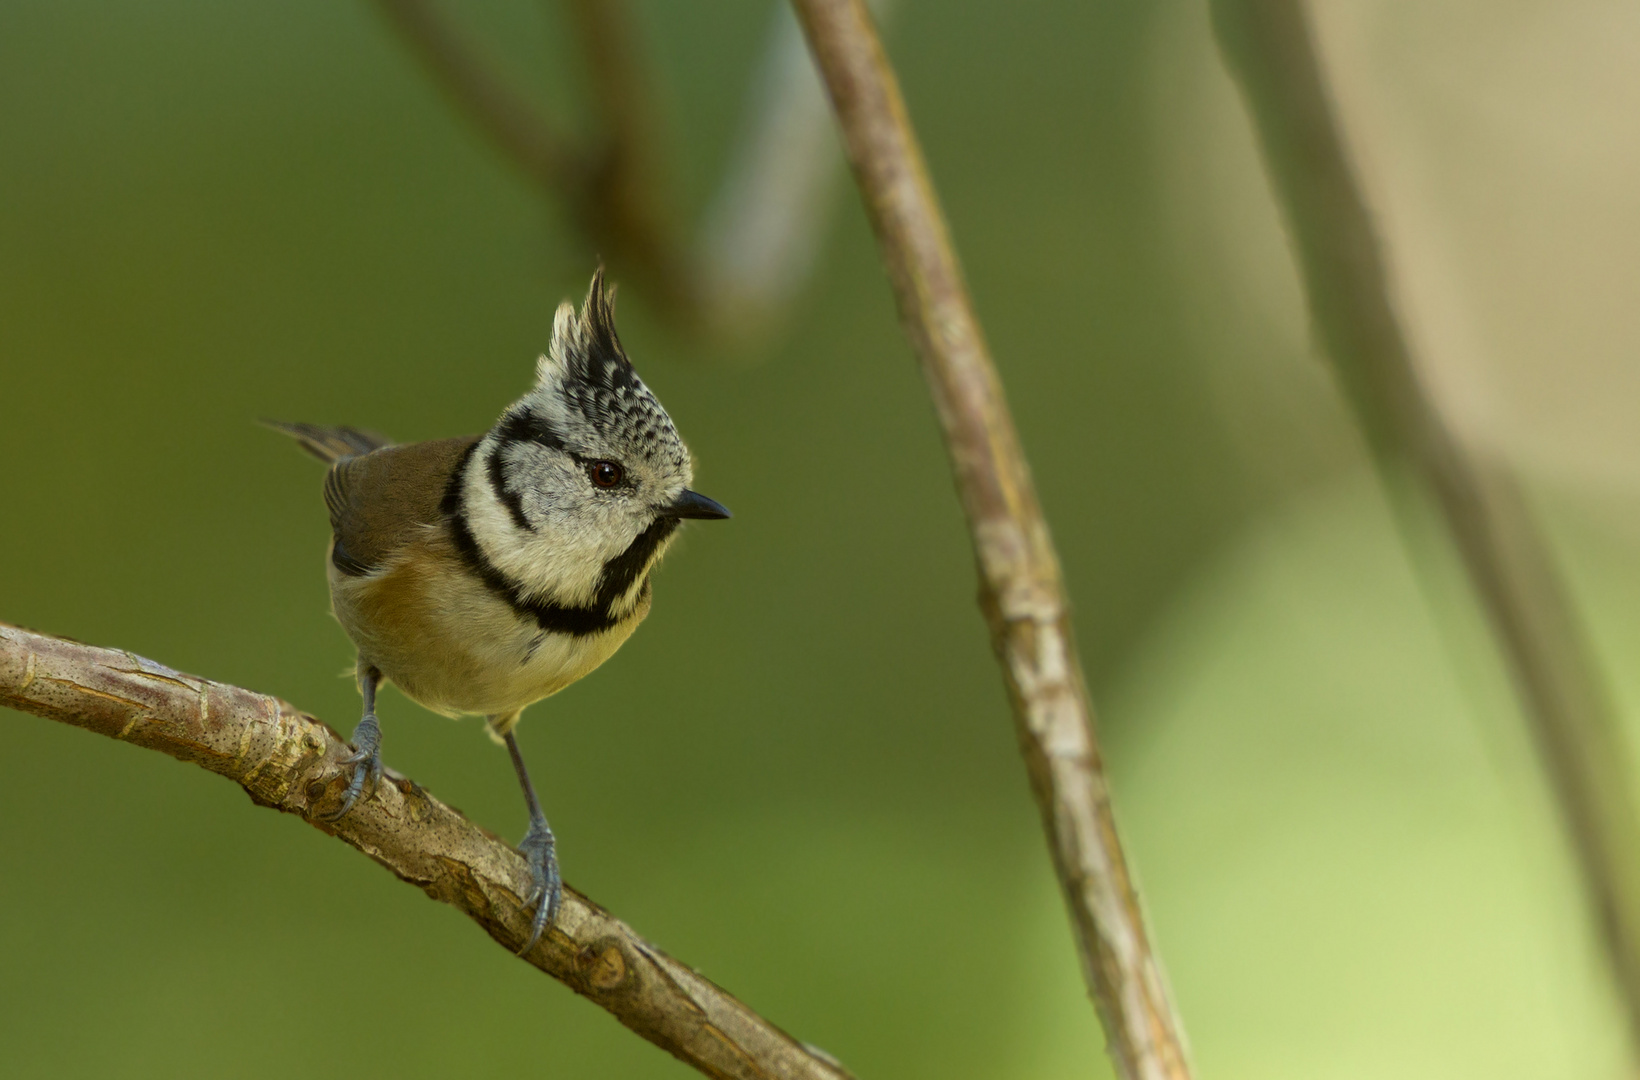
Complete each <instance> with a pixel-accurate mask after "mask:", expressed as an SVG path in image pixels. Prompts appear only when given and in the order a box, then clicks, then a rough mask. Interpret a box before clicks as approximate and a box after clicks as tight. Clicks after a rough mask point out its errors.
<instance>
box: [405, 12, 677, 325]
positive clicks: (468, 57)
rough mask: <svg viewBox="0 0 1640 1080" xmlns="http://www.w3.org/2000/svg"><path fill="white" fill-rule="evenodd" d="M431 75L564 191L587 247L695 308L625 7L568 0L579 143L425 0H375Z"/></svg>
mask: <svg viewBox="0 0 1640 1080" xmlns="http://www.w3.org/2000/svg"><path fill="white" fill-rule="evenodd" d="M376 4H377V6H378V7H379V8H380V9H381V11H382V14H383V15H384V16H386V18H387V21H388V22H389V23H391V24H392V25H393V27H394V29H395V30H397V31H398V33H399V35H400V36H401V37H402V38H403V39H404V40H405V42H406V44H408V45H409V46H410V48H411V50H412V51H413V52H414V53H415V54H416V56H417V58H418V59H420V61H421V63H422V66H423V67H425V68H426V69H427V72H428V74H429V75H431V76H432V77H433V79H434V81H435V82H437V83H438V84H439V86H440V87H441V88H442V89H443V90H444V92H445V94H446V96H447V97H449V99H450V101H451V103H452V104H454V105H455V106H456V108H457V109H459V110H460V111H461V112H462V113H463V114H464V115H465V116H466V117H467V119H468V120H470V121H471V122H472V123H473V124H474V125H475V126H476V127H477V128H478V129H479V130H480V131H481V132H483V133H484V134H485V136H487V137H488V138H489V140H490V141H491V142H492V143H493V144H494V145H495V146H496V148H497V149H499V150H500V151H501V153H502V154H503V155H504V156H505V157H507V158H508V159H510V160H511V161H512V163H513V164H514V165H515V166H517V167H518V169H519V170H520V171H522V172H523V174H524V175H525V177H526V178H528V179H529V181H530V182H531V183H533V184H534V185H535V186H536V187H538V188H540V189H541V190H542V192H543V193H544V194H546V195H548V196H549V197H554V198H560V199H563V200H564V202H565V204H566V207H567V210H568V213H567V214H566V220H568V221H570V222H572V223H573V224H574V225H575V227H577V228H579V229H580V230H581V231H582V232H583V233H584V234H585V237H586V240H587V242H588V243H589V244H590V245H591V246H592V247H593V249H594V250H595V251H596V252H597V253H598V254H599V255H600V256H603V257H606V258H608V259H609V261H610V262H611V263H612V264H613V265H615V266H616V267H617V268H619V269H621V270H622V271H623V272H624V273H625V274H627V275H628V276H629V277H631V278H635V279H637V280H638V282H639V283H640V284H642V285H643V286H644V287H645V288H646V289H647V290H648V294H649V295H650V297H651V298H652V299H653V300H654V302H655V304H656V306H657V307H658V308H660V309H661V310H663V311H664V312H665V313H666V314H667V315H668V316H669V317H672V318H673V319H675V320H676V321H678V322H679V323H681V324H684V325H689V324H690V323H691V321H692V320H693V319H695V318H696V317H697V312H696V311H695V307H696V301H695V297H694V295H693V294H694V290H693V288H692V287H691V285H690V284H689V275H688V274H687V273H686V270H687V267H686V259H685V256H684V255H683V253H682V252H680V251H679V250H678V247H677V242H676V239H675V237H673V235H672V233H671V231H670V227H669V223H668V221H667V218H666V215H665V213H664V212H663V209H662V207H661V205H660V201H659V185H658V184H657V183H656V182H655V176H654V173H655V170H654V166H653V162H652V161H651V147H652V140H651V139H650V138H649V130H648V127H649V125H648V117H647V113H646V112H645V109H644V107H643V106H644V104H645V101H644V99H643V95H642V94H641V90H642V87H643V79H642V76H641V74H640V73H639V71H638V65H637V63H636V61H635V58H634V57H633V55H632V52H633V47H632V43H631V41H630V40H629V37H630V35H629V33H628V26H627V20H626V12H625V11H624V10H620V9H617V8H616V7H614V6H613V5H612V4H611V3H610V0H575V2H574V3H572V4H570V11H569V14H570V16H571V20H570V21H571V25H572V28H573V29H574V30H575V31H576V32H577V33H578V34H579V35H580V38H581V46H582V51H583V52H584V54H585V56H586V59H587V63H588V76H589V82H590V84H591V98H592V101H593V103H594V105H595V106H596V112H597V114H598V119H599V121H600V124H599V125H598V126H599V128H600V132H599V136H598V141H597V142H596V143H595V144H593V145H591V146H590V147H583V146H581V145H579V143H577V142H576V141H574V140H572V139H570V138H568V137H566V136H565V135H564V133H563V132H562V131H561V130H560V129H559V127H558V126H557V125H556V124H555V123H554V122H553V120H552V118H551V117H549V116H548V115H546V114H545V113H544V112H543V111H542V110H541V109H540V108H538V107H537V106H536V105H535V104H534V103H533V102H531V101H530V100H529V99H528V98H527V97H525V96H524V95H523V94H521V93H520V92H519V91H518V90H517V89H516V88H515V87H513V86H512V85H511V84H510V83H509V82H508V81H507V80H506V79H505V78H503V77H502V76H501V75H500V74H498V73H497V72H496V71H495V70H494V68H493V66H492V65H491V64H490V63H489V61H488V58H486V57H485V56H484V55H483V54H482V53H481V52H480V51H479V50H478V49H477V48H476V47H475V46H473V45H472V44H471V43H470V42H468V41H466V40H464V39H463V37H462V35H461V34H460V33H459V32H458V31H457V29H456V28H455V27H454V26H452V25H451V24H450V23H449V21H448V20H447V19H446V18H445V16H444V15H442V14H441V13H440V12H439V10H438V8H437V5H436V4H435V3H434V2H433V0H376Z"/></svg>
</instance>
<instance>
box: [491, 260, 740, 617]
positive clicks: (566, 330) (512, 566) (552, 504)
mask: <svg viewBox="0 0 1640 1080" xmlns="http://www.w3.org/2000/svg"><path fill="white" fill-rule="evenodd" d="M693 478H694V471H693V468H692V465H691V461H690V456H689V450H688V448H687V447H685V446H684V444H683V440H682V439H681V438H679V437H678V431H677V428H676V427H674V426H673V424H672V418H671V417H669V416H667V414H666V410H665V409H663V408H661V405H660V402H658V401H656V400H655V395H654V394H652V393H651V392H650V391H649V388H648V387H647V386H645V385H644V384H643V380H642V379H640V378H638V373H637V372H636V371H635V370H633V367H632V362H631V361H630V360H628V359H627V356H626V353H625V351H624V350H623V349H622V348H621V342H620V339H619V338H618V337H617V336H616V334H615V312H614V305H613V296H612V295H611V294H610V293H609V292H606V291H605V288H604V280H603V271H602V269H600V270H599V271H598V272H597V273H596V274H595V275H594V276H593V278H592V288H591V289H590V290H589V291H588V293H587V299H586V303H585V304H583V305H582V307H581V310H580V312H579V313H577V312H576V311H575V308H574V306H573V305H571V304H569V303H564V304H562V305H560V306H559V308H558V312H557V315H556V317H555V318H554V320H553V328H552V343H551V346H550V347H549V349H548V351H547V354H546V355H545V356H542V357H541V358H540V360H539V361H538V362H537V364H536V384H535V386H534V388H533V389H531V390H530V392H529V393H528V394H526V395H525V396H524V397H523V398H521V399H520V400H519V401H517V402H516V403H515V404H514V405H513V406H512V407H511V408H509V409H508V410H507V411H506V412H505V413H504V414H502V416H501V419H500V420H499V421H498V422H497V423H496V425H495V427H494V428H492V429H491V431H490V433H489V434H488V435H486V436H485V437H484V439H483V441H482V442H481V443H480V444H479V445H478V447H477V448H476V450H475V458H474V461H473V468H471V469H470V470H469V475H468V478H467V483H468V499H467V502H468V510H469V514H470V515H472V516H475V517H477V518H478V519H479V520H478V521H475V523H474V525H475V533H477V534H478V535H479V536H480V539H481V541H487V542H485V545H484V546H485V547H486V549H487V551H488V554H489V556H490V558H491V559H492V560H493V561H495V563H496V564H497V566H498V567H499V568H500V569H501V570H502V571H503V572H505V573H508V574H509V576H511V577H512V578H513V579H514V580H517V581H520V582H523V583H526V584H528V585H529V586H530V587H531V588H532V589H533V590H535V591H537V592H538V593H539V594H540V595H543V596H547V597H550V598H552V599H554V600H557V601H559V602H561V603H569V604H594V603H596V604H600V605H605V606H607V605H608V604H610V603H614V604H615V605H616V606H617V607H619V606H621V604H622V603H623V602H626V601H631V602H635V596H636V592H637V588H638V586H639V585H640V584H641V581H642V579H643V576H644V575H645V573H646V572H647V571H648V569H649V568H650V566H652V565H653V563H654V562H655V560H656V559H658V558H659V557H660V555H661V553H662V551H663V550H664V549H665V547H666V545H667V543H668V542H669V541H670V540H671V538H672V535H673V533H674V532H675V530H676V528H677V526H678V523H679V521H681V520H682V519H684V518H726V517H728V516H729V511H728V510H726V509H724V508H723V507H722V506H720V505H719V504H718V503H716V502H714V501H712V500H711V499H708V498H706V497H705V496H703V495H699V494H697V493H695V492H693V491H690V490H689V484H690V483H691V481H692V480H693ZM475 502H477V503H478V504H479V505H478V506H476V507H475V506H474V503H475ZM475 511H477V513H476V514H475ZM480 526H481V527H480ZM486 534H487V535H486Z"/></svg>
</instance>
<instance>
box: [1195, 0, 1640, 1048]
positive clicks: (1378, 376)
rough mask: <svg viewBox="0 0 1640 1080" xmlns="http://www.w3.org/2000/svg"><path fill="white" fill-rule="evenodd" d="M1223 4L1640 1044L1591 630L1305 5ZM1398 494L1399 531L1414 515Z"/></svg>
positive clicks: (1255, 114)
mask: <svg viewBox="0 0 1640 1080" xmlns="http://www.w3.org/2000/svg"><path fill="white" fill-rule="evenodd" d="M1212 7H1213V21H1214V25H1215V29H1216V31H1217V34H1218V39H1219V45H1220V49H1221V51H1222V52H1223V54H1224V58H1225V61H1226V63H1227V65H1228V66H1229V68H1230V70H1231V73H1232V74H1233V75H1235V77H1236V79H1237V81H1238V82H1239V83H1240V85H1241V90H1242V93H1243V96H1244V97H1245V99H1246V102H1247V109H1248V112H1249V113H1251V114H1252V118H1253V121H1254V124H1255V126H1256V127H1257V130H1258V135H1259V138H1260V141H1261V143H1262V145H1263V151H1264V158H1265V167H1266V169H1267V170H1268V171H1269V174H1270V179H1271V182H1272V185H1273V186H1274V188H1275V192H1276V196H1277V200H1278V202H1279V203H1280V204H1281V208H1282V211H1283V214H1284V216H1285V218H1286V224H1287V231H1288V233H1289V235H1290V236H1291V239H1292V243H1293V246H1294V248H1295V249H1296V253H1297V257H1298V263H1299V269H1300V271H1301V272H1302V274H1303V277H1304V285H1305V290H1306V293H1307V294H1308V299H1309V305H1310V312H1311V317H1312V320H1313V322H1314V324H1315V332H1316V335H1317V337H1318V338H1319V339H1320V344H1321V346H1322V348H1323V349H1324V350H1325V351H1326V353H1327V354H1328V355H1329V356H1330V357H1331V359H1332V362H1333V366H1334V368H1335V370H1336V372H1337V374H1338V378H1339V381H1340V382H1341V383H1342V385H1343V388H1344V391H1345V396H1346V397H1347V398H1348V399H1349V401H1350V404H1351V406H1352V407H1353V408H1354V410H1355V413H1356V416H1357V418H1358V420H1359V421H1360V424H1361V427H1362V428H1363V430H1364V431H1365V433H1366V438H1367V442H1368V444H1369V446H1370V448H1371V450H1372V453H1373V456H1374V458H1375V459H1376V461H1377V463H1378V466H1379V468H1380V470H1381V472H1382V473H1383V474H1384V475H1385V476H1386V478H1391V479H1392V478H1393V477H1394V476H1395V475H1396V474H1397V473H1398V472H1399V470H1401V469H1403V468H1410V469H1411V470H1412V471H1413V472H1414V473H1415V474H1416V475H1417V476H1419V477H1420V478H1421V479H1422V480H1423V482H1424V483H1426V484H1427V485H1428V487H1429V488H1430V490H1432V491H1433V493H1434V495H1435V498H1436V501H1437V503H1438V504H1439V506H1440V509H1441V512H1442V514H1443V515H1444V516H1445V519H1446V525H1447V528H1448V529H1449V530H1450V532H1451V535H1452V539H1453V541H1454V543H1455V544H1456V546H1457V549H1458V551H1459V553H1460V554H1461V555H1462V557H1463V561H1464V564H1465V566H1466V568H1467V569H1468V573H1469V579H1470V583H1471V584H1472V585H1473V587H1474V589H1475V591H1476V593H1477V594H1478V596H1479V598H1480V601H1481V604H1482V606H1483V607H1484V609H1485V611H1486V614H1487V616H1488V618H1489V619H1490V621H1491V623H1492V629H1493V632H1494V633H1495V634H1496V636H1497V640H1498V644H1499V647H1500V648H1501V650H1502V652H1503V656H1504V660H1505V662H1506V664H1507V666H1508V668H1509V671H1510V674H1511V676H1512V678H1513V680H1514V683H1515V690H1516V693H1517V694H1518V695H1519V697H1520V699H1521V704H1522V707H1523V709H1524V712H1525V714H1526V719H1527V721H1528V723H1529V724H1530V726H1531V730H1532V735H1533V738H1534V741H1535V742H1536V744H1537V748H1538V753H1539V755H1540V756H1541V757H1542V759H1543V762H1544V765H1545V767H1546V769H1547V771H1548V774H1549V780H1550V784H1551V786H1552V788H1553V790H1554V792H1555V795H1556V797H1557V799H1558V800H1559V803H1560V808H1561V813H1562V815H1563V816H1564V818H1565V820H1566V825H1567V829H1568V831H1569V833H1570V835H1571V839H1572V842H1573V846H1574V849H1575V851H1576V854H1577V859H1578V863H1579V866H1580V868H1581V870H1582V874H1583V881H1584V886H1585V888H1586V890H1587V891H1588V893H1589V896H1590V898H1591V900H1592V902H1593V906H1594V908H1595V914H1596V921H1597V923H1598V925H1599V927H1600V930H1601V932H1602V934H1603V935H1604V936H1605V939H1606V945H1607V954H1608V959H1609V961H1610V962H1611V964H1612V967H1613V970H1614V973H1615V975H1616V980H1617V985H1618V989H1619V991H1620V992H1621V994H1622V997H1623V999H1624V1005H1625V1010H1626V1013H1627V1018H1628V1023H1629V1029H1630V1034H1631V1036H1632V1037H1633V1038H1634V1039H1635V1040H1636V1042H1637V1043H1640V813H1637V811H1636V806H1635V801H1634V793H1633V781H1632V778H1631V776H1630V766H1629V763H1630V762H1631V761H1633V757H1632V755H1631V753H1630V751H1629V747H1628V745H1627V744H1626V740H1625V739H1624V737H1623V734H1622V731H1621V730H1620V728H1619V727H1618V724H1617V721H1616V719H1615V717H1614V716H1613V712H1612V706H1611V703H1610V701H1609V699H1608V697H1607V694H1606V688H1605V685H1604V683H1603V681H1602V679H1601V676H1600V673H1599V671H1598V668H1597V666H1596V664H1595V662H1594V659H1593V656H1592V654H1591V651H1590V649H1589V645H1588V642H1587V640H1586V639H1585V637H1584V634H1583V629H1582V626H1581V625H1580V624H1579V622H1578V619H1577V615H1576V613H1575V612H1574V610H1573V608H1572V605H1571V602H1570V601H1569V599H1568V598H1567V596H1566V593H1565V590H1564V588H1563V586H1562V585H1561V583H1560V579H1559V577H1558V575H1557V574H1556V572H1555V567H1554V560H1553V559H1552V557H1551V555H1550V552H1549V548H1548V544H1547V543H1546V541H1545V540H1544V538H1543V536H1542V534H1541V533H1540V532H1539V530H1538V528H1537V525H1536V523H1535V522H1534V521H1533V519H1532V516H1531V514H1530V513H1529V511H1528V509H1527V506H1526V504H1525V501H1524V499H1523V498H1522V497H1521V494H1520V491H1519V489H1518V488H1517V486H1516V484H1515V482H1514V479H1513V477H1512V476H1511V475H1510V473H1509V472H1508V471H1507V470H1506V469H1505V468H1504V467H1503V466H1502V464H1501V463H1499V462H1494V461H1489V460H1486V459H1484V458H1481V457H1479V456H1478V455H1475V454H1474V453H1472V451H1471V450H1470V449H1469V447H1467V446H1466V445H1465V444H1464V442H1463V440H1462V439H1460V438H1459V436H1458V435H1457V433H1456V432H1454V431H1453V429H1452V428H1451V427H1450V426H1449V424H1448V423H1447V421H1446V419H1445V417H1443V416H1442V415H1441V411H1440V407H1439V404H1438V403H1437V402H1436V400H1435V399H1434V398H1433V397H1432V396H1431V395H1430V393H1429V392H1428V391H1427V390H1426V388H1425V387H1424V385H1423V380H1422V378H1421V377H1420V375H1419V373H1418V369H1417V362H1416V359H1415V357H1414V355H1413V352H1412V347H1411V345H1410V344H1409V343H1408V341H1407V337H1406V334H1405V332H1404V330H1403V329H1402V326H1401V323H1400V319H1399V318H1398V316H1397V315H1396V312H1395V306H1394V303H1393V301H1392V299H1391V296H1390V281H1389V273H1388V270H1387V269H1386V267H1385V260H1384V255H1383V252H1382V250H1381V248H1380V243H1379V239H1378V236H1377V232H1376V230H1375V228H1374V226H1373V221H1372V214H1371V211H1370V210H1369V208H1368V206H1367V203H1366V199H1365V197H1364V196H1363V194H1362V192H1361V189H1360V186H1359V184H1358V183H1357V180H1356V177H1355V175H1354V171H1353V169H1352V168H1351V165H1350V161H1349V154H1348V150H1347V148H1346V146H1345V141H1344V136H1343V134H1342V133H1341V131H1340V129H1339V125H1338V122H1337V120H1336V118H1335V117H1334V116H1333V112H1332V105H1331V103H1330V102H1329V100H1328V95H1327V90H1326V84H1325V81H1324V78H1323V75H1322V70H1321V64H1320V61H1319V59H1318V58H1317V56H1316V52H1315V45H1314V42H1313V40H1312V35H1311V31H1310V26H1309V22H1308V19H1307V17H1306V13H1305V9H1304V6H1303V4H1302V2H1301V0H1213V4H1212ZM1388 486H1389V487H1390V489H1391V492H1392V494H1393V493H1395V492H1396V490H1397V485H1395V484H1394V483H1393V482H1392V483H1390V484H1389V485H1388ZM1395 501H1396V506H1397V510H1398V512H1400V513H1401V514H1402V515H1403V520H1405V518H1406V517H1407V516H1408V515H1409V514H1410V513H1411V512H1412V511H1411V508H1410V507H1409V506H1407V504H1406V503H1405V502H1404V501H1402V500H1398V499H1397V500H1395Z"/></svg>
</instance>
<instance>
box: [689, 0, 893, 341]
mask: <svg viewBox="0 0 1640 1080" xmlns="http://www.w3.org/2000/svg"><path fill="white" fill-rule="evenodd" d="M870 7H871V10H872V13H873V14H874V15H876V16H877V18H878V20H879V21H881V20H882V19H883V18H884V17H885V16H886V15H887V14H888V12H889V11H890V10H891V9H892V7H893V4H892V3H891V0H875V2H874V3H872V4H871V5H870ZM746 104H747V107H746V110H745V112H746V115H745V118H744V124H743V128H742V131H741V135H740V137H739V139H738V141H737V144H736V148H735V150H734V152H733V156H732V158H731V160H730V162H729V166H728V168H727V169H726V170H725V171H724V176H723V182H722V184H721V185H720V186H719V188H718V191H717V194H716V196H715V197H714V198H713V201H712V205H711V206H710V207H709V208H708V210H707V212H706V220H705V224H704V226H703V228H702V230H701V237H700V254H701V271H702V273H703V275H704V280H705V282H706V286H705V288H706V293H707V295H708V296H710V297H712V302H713V305H714V307H716V308H718V309H720V310H721V311H722V312H724V313H725V315H726V316H727V315H732V316H733V317H734V325H727V324H728V323H729V320H728V319H727V318H725V319H720V320H719V321H720V323H724V324H726V329H728V330H730V331H731V332H734V331H736V330H738V331H739V332H741V333H745V332H746V331H747V329H752V330H755V329H756V328H757V327H758V326H761V325H765V324H767V323H769V322H772V321H775V320H777V319H778V317H779V315H780V313H781V312H783V311H784V310H785V309H786V307H787V306H788V305H789V304H790V303H791V301H792V300H793V299H795V298H796V296H797V294H798V292H799V291H800V290H801V289H802V287H803V283H804V282H805V281H807V280H808V277H809V274H810V272H811V271H812V270H813V268H814V263H815V260H816V259H817V258H819V254H820V250H819V249H820V243H821V234H822V232H823V231H824V227H825V225H826V224H827V222H828V221H829V220H830V214H829V210H830V207H831V206H832V203H833V197H834V195H835V188H836V186H837V181H838V180H840V179H841V178H842V169H841V167H840V166H841V165H842V158H841V156H840V155H839V154H838V152H837V134H836V131H835V130H834V129H833V127H832V120H831V109H830V107H829V106H828V105H827V104H826V95H825V90H824V89H823V88H822V87H821V85H820V79H819V77H818V76H817V75H816V73H815V70H814V64H813V62H812V61H811V60H810V59H809V49H808V45H807V44H805V42H804V41H803V32H802V29H801V28H800V27H798V25H797V20H796V19H795V18H794V17H793V15H792V12H791V9H790V8H788V7H787V6H786V5H785V4H780V5H778V6H777V7H776V8H775V14H774V19H773V20H772V22H771V25H770V27H769V38H768V42H767V45H766V46H765V49H764V55H763V62H762V66H761V68H760V70H759V71H758V73H757V76H756V80H755V82H754V83H753V86H752V88H751V91H750V93H748V95H747V99H746Z"/></svg>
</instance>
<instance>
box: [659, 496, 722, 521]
mask: <svg viewBox="0 0 1640 1080" xmlns="http://www.w3.org/2000/svg"><path fill="white" fill-rule="evenodd" d="M661 513H663V514H665V515H666V516H667V517H675V518H726V517H730V516H731V515H730V513H729V508H728V507H727V506H724V505H723V504H722V503H720V502H717V501H716V500H713V499H708V498H707V497H706V496H704V495H702V494H701V493H700V492H698V491H685V492H684V493H683V494H682V495H679V496H678V497H677V498H676V499H674V500H673V502H672V505H671V506H668V507H666V508H664V509H663V510H662V511H661Z"/></svg>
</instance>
